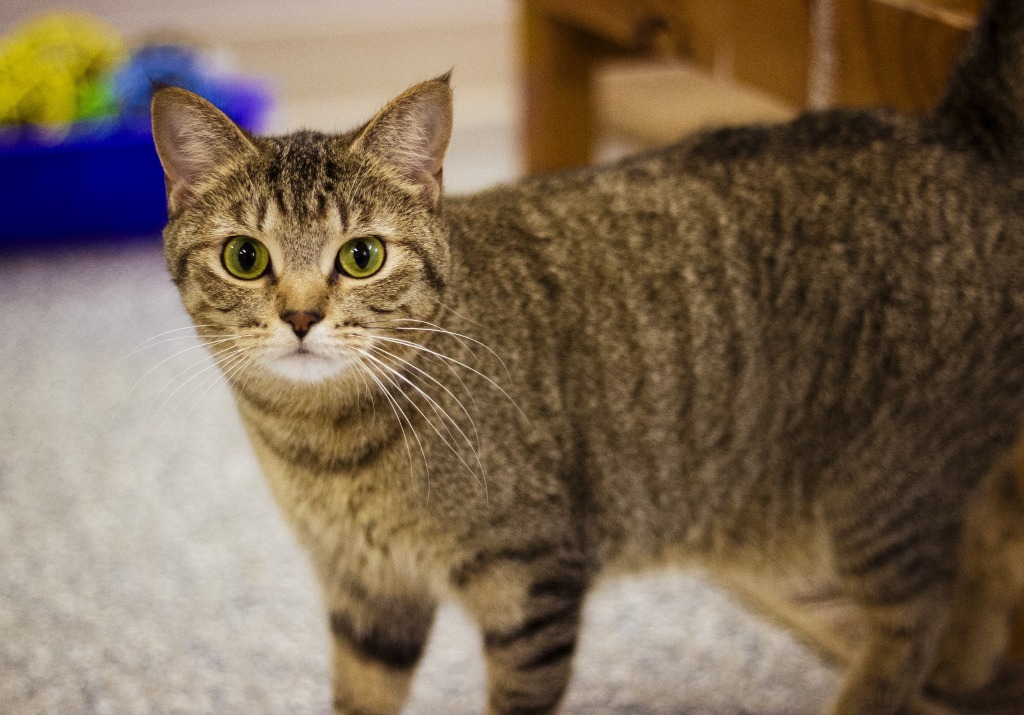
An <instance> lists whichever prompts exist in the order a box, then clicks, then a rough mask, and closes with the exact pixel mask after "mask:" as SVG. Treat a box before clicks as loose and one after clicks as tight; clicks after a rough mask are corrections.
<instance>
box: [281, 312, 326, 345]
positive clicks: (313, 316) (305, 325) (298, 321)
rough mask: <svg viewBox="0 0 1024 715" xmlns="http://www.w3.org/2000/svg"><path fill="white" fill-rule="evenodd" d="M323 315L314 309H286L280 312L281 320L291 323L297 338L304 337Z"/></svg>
mask: <svg viewBox="0 0 1024 715" xmlns="http://www.w3.org/2000/svg"><path fill="white" fill-rule="evenodd" d="M323 318H324V316H323V315H322V314H320V313H318V312H316V311H315V310H286V311H284V312H283V313H281V320H283V321H284V322H286V323H289V324H291V326H292V330H294V331H295V334H296V335H297V336H299V339H300V340H301V339H302V338H304V337H306V333H308V332H309V329H310V328H312V327H313V326H314V325H316V324H317V323H319V322H320V321H321V320H323Z"/></svg>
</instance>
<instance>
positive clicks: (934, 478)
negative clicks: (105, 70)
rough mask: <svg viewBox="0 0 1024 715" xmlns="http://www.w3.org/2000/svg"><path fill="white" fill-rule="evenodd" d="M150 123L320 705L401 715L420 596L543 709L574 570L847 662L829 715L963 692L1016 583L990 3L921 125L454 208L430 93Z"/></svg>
mask: <svg viewBox="0 0 1024 715" xmlns="http://www.w3.org/2000/svg"><path fill="white" fill-rule="evenodd" d="M153 125H154V137H155V142H156V146H157V150H158V152H159V155H160V158H161V161H162V163H163V167H164V170H165V173H166V180H167V189H168V204H169V214H170V220H169V223H168V226H167V229H166V231H165V244H166V253H167V259H168V264H169V267H170V271H171V274H172V276H173V279H174V281H175V283H176V284H177V285H178V287H179V288H180V291H181V296H182V299H183V301H184V305H185V307H186V309H187V310H188V312H189V314H190V315H191V316H192V318H193V319H194V321H195V323H196V326H197V330H198V331H199V333H200V335H201V336H202V338H203V340H205V341H206V343H207V344H208V346H209V348H210V350H211V352H212V353H213V355H214V357H215V359H216V360H217V362H218V363H219V364H220V366H221V368H222V370H223V373H224V375H225V376H226V378H227V380H228V382H229V383H230V385H231V387H232V390H233V394H234V396H235V399H236V401H237V405H238V409H239V411H240V413H241V416H242V419H243V421H244V424H245V425H246V428H247V430H248V433H249V436H250V437H251V440H252V444H253V446H254V449H255V452H256V454H257V456H258V458H259V461H260V463H261V465H262V468H263V470H264V472H265V474H266V477H267V479H268V480H269V482H270V484H271V486H272V489H273V493H274V495H275V497H276V499H277V500H278V502H279V503H280V505H281V507H282V508H283V511H284V513H285V514H286V515H287V517H288V519H289V520H290V522H291V525H292V526H293V527H294V529H295V532H296V533H297V535H298V537H299V538H300V540H301V541H302V543H303V544H304V546H305V547H306V548H307V549H308V551H309V554H310V556H311V559H312V563H313V565H314V568H315V570H316V573H317V576H318V578H319V582H320V583H321V584H322V587H323V595H324V599H325V602H326V604H327V607H328V610H329V623H330V628H331V630H332V632H333V639H334V671H333V673H334V675H333V680H334V682H333V697H334V709H335V712H337V713H363V714H366V713H369V714H374V715H383V714H384V713H394V712H397V711H399V710H400V709H401V708H402V706H403V703H404V702H405V700H406V697H407V694H408V689H409V685H410V680H411V676H412V673H413V669H414V668H415V666H416V664H417V661H418V659H419V658H420V655H421V653H422V651H423V647H424V642H425V640H426V639H427V635H428V632H429V631H430V627H431V622H432V620H433V617H434V612H435V608H436V605H437V604H438V602H440V601H442V600H445V599H454V600H457V601H458V602H459V603H461V604H462V606H464V608H465V609H466V610H467V612H468V613H470V614H471V615H472V616H473V617H474V618H475V619H476V621H477V623H478V624H479V627H480V629H481V632H482V635H483V644H484V652H485V655H486V661H487V680H488V701H487V702H488V705H487V708H488V712H490V713H495V714H498V713H501V714H505V715H508V714H511V713H547V712H552V711H555V710H556V709H557V708H558V705H559V702H560V700H561V698H562V696H563V693H564V691H565V688H566V682H567V678H568V676H569V671H570V660H571V657H572V655H573V650H574V647H575V645H576V641H577V636H578V631H579V618H580V607H581V604H582V602H583V600H584V598H585V596H586V593H587V590H588V588H589V587H590V585H591V584H592V583H593V582H594V580H595V578H597V577H598V575H599V574H601V573H607V572H609V571H613V570H615V571H621V570H630V569H641V568H648V567H652V566H657V565H659V564H671V563H675V564H679V563H681V564H685V565H692V566H695V567H700V568H703V569H706V570H707V571H709V572H710V573H711V574H712V575H714V576H717V577H719V578H720V579H722V580H723V581H724V582H726V583H728V584H732V585H733V586H735V587H736V588H738V589H739V590H740V592H741V593H743V594H745V595H746V597H748V598H750V599H751V600H753V601H755V602H757V603H758V604H760V605H761V606H763V607H764V608H765V609H767V610H768V611H770V612H772V613H774V614H776V615H777V616H779V617H780V618H781V619H783V620H784V621H785V622H787V623H789V624H790V625H791V626H792V627H793V628H794V629H796V630H797V632H799V633H800V634H802V635H803V636H805V637H807V638H809V639H810V640H812V641H814V642H816V643H817V644H819V645H821V646H822V647H823V648H825V649H826V651H828V652H831V653H832V654H834V655H835V656H837V657H838V658H839V659H840V660H841V661H842V662H843V663H845V664H846V666H847V671H846V672H847V674H846V677H845V681H844V684H843V687H842V688H841V690H840V692H839V693H838V695H837V698H836V701H835V702H834V703H833V704H832V705H831V706H830V707H831V709H830V710H829V712H831V713H833V714H834V715H855V714H857V715H883V714H886V713H897V712H900V713H902V712H951V711H952V710H951V709H946V708H947V707H948V708H951V707H952V706H949V705H948V703H950V702H952V701H953V699H955V697H956V696H959V695H960V694H963V693H967V692H970V691H974V690H977V689H981V688H984V687H985V686H986V685H987V684H989V683H990V682H992V681H993V679H995V678H996V676H997V674H998V673H999V671H1000V669H1001V668H1002V666H1003V660H1004V656H1005V652H1006V648H1007V642H1008V637H1009V636H1008V634H1009V625H1010V621H1011V618H1012V616H1013V614H1014V612H1015V609H1016V606H1017V604H1018V603H1019V602H1020V599H1021V593H1022V590H1024V516H1022V515H1024V500H1022V499H1021V495H1020V493H1019V492H1018V489H1017V486H1016V482H1015V479H1014V472H1013V470H1012V468H1010V466H1008V465H1009V464H1010V460H1011V457H1010V453H1011V450H1012V446H1013V443H1014V440H1015V437H1016V436H1017V435H1018V433H1019V431H1020V429H1021V417H1022V408H1024V404H1022V397H1024V279H1022V275H1024V274H1022V269H1024V171H1022V169H1024V3H1020V2H1016V1H1015V0H994V2H992V3H991V6H990V7H989V8H988V9H987V11H986V12H984V13H983V15H982V18H981V20H980V22H979V26H978V28H977V29H976V31H975V34H974V35H973V38H972V40H971V41H970V44H969V46H968V49H967V50H966V52H965V54H964V56H963V58H962V59H961V61H960V63H959V64H958V66H957V68H956V69H955V71H954V74H953V77H952V79H951V82H950V84H949V88H948V90H947V92H946V94H945V96H944V98H943V99H942V100H941V102H940V103H939V105H938V107H937V108H936V109H935V110H934V111H933V112H931V113H930V114H928V115H927V116H924V117H921V118H909V117H904V116H899V115H897V114H894V113H892V112H887V111H868V112H862V111H829V112H824V113H817V114H810V115H807V116H804V117H802V118H799V119H797V120H795V121H793V122H792V123H789V124H785V125H781V126H753V127H745V128H730V129H723V130H718V131H714V132H709V133H704V134H700V135H697V136H693V137H691V138H688V139H685V140H684V141H682V142H680V143H678V144H676V145H674V146H670V147H668V148H665V149H662V150H659V151H656V152H653V153H650V154H647V155H644V156H638V157H635V158H629V159H626V160H624V161H621V162H619V163H616V164H613V165H610V166H601V167H595V168H587V169H582V170H574V171H568V172H564V173H558V174H553V175H547V176H538V177H532V178H528V179H526V180H523V181H521V182H518V183H515V184H513V185H509V186H501V187H498V188H495V189H492V190H489V191H485V192H483V193H479V194H475V195H472V196H465V197H458V198H447V197H444V196H442V161H443V158H444V154H445V150H446V148H447V144H448V141H449V135H450V131H451V126H452V92H451V89H450V87H449V81H448V77H447V76H443V77H440V78H438V79H434V80H431V81H427V82H424V83H422V84H419V85H417V86H415V87H413V88H412V89H410V90H408V91H407V92H405V93H404V94H402V95H401V96H399V97H398V98H397V99H395V100H394V101H392V102H391V103H390V104H388V105H387V106H386V107H385V108H384V109H383V110H381V111H380V112H379V113H378V114H377V115H376V116H375V117H374V118H373V119H371V120H370V121H369V122H367V123H366V124H365V125H364V126H362V127H360V128H358V129H356V130H355V131H352V132H349V133H347V134H340V135H327V134H321V133H316V132H309V131H303V132H298V133H295V134H290V135H288V136H283V137H256V136H251V135H249V134H247V133H245V132H243V131H242V130H240V129H238V128H237V127H236V126H235V125H234V124H232V122H231V121H230V120H229V119H228V118H227V117H226V116H225V115H223V114H222V113H221V112H220V111H218V110H217V109H215V108H214V107H213V106H212V105H210V104H209V103H207V102H206V101H204V100H202V99H200V98H199V97H197V96H195V95H192V94H190V93H188V92H186V91H184V90H181V89H176V88H165V89H163V90H161V91H159V92H158V93H157V94H156V95H155V97H154V100H153ZM944 703H945V704H944ZM1013 707H1020V708H1024V704H1022V703H1021V702H1018V703H1017V704H1016V705H1015V706H1013ZM1019 711H1024V710H1019Z"/></svg>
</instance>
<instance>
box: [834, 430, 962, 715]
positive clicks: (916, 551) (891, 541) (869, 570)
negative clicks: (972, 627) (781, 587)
mask: <svg viewBox="0 0 1024 715" xmlns="http://www.w3.org/2000/svg"><path fill="white" fill-rule="evenodd" d="M905 446H906V445H905ZM911 463H912V464H914V467H911V468H907V469H906V471H903V470H900V469H896V468H895V467H896V466H897V465H896V464H894V463H890V464H889V465H887V468H876V469H874V470H871V469H864V470H863V471H861V472H860V478H859V479H856V480H853V479H849V478H843V479H841V480H837V481H836V482H834V483H833V484H834V485H835V488H834V489H833V490H830V491H829V493H828V494H827V495H823V498H824V502H823V507H824V508H825V510H826V512H827V514H826V515H825V517H826V518H825V523H826V524H827V525H828V527H827V528H828V529H829V531H830V536H831V539H830V541H831V548H832V553H833V558H834V565H835V569H836V572H837V575H838V576H839V579H840V584H841V585H842V587H843V590H844V591H845V592H846V593H847V595H848V596H849V597H850V598H851V599H852V600H853V602H854V603H855V604H856V605H857V606H858V607H859V609H860V612H861V614H862V619H863V620H862V623H863V628H864V631H863V632H864V643H863V646H862V647H861V649H860V652H859V653H857V654H855V655H854V657H853V658H852V659H851V666H850V668H849V670H848V671H847V674H846V679H845V680H844V683H843V687H842V688H841V690H840V694H839V696H838V699H837V701H836V703H835V705H834V707H833V710H832V714H833V715H897V714H900V715H903V714H904V713H916V712H929V711H931V710H934V708H933V707H932V706H931V705H929V704H928V703H926V702H925V700H924V699H923V697H922V692H923V689H924V685H925V682H926V680H927V679H928V677H929V676H930V675H931V673H932V671H933V669H934V666H935V662H936V659H937V657H938V649H939V642H940V641H941V639H942V636H943V633H944V632H945V629H946V625H947V623H948V621H949V617H950V613H951V609H952V599H953V582H954V577H955V572H956V569H955V566H956V553H957V547H958V545H959V543H960V541H959V537H960V533H961V525H962V512H958V511H957V509H956V508H955V507H954V506H950V504H949V503H948V502H950V501H951V499H945V500H944V496H945V495H944V494H943V493H941V492H940V491H938V489H939V485H941V483H942V482H941V481H940V480H934V479H928V478H926V476H925V475H923V474H922V473H920V472H915V469H926V468H927V465H921V464H918V463H917V462H915V461H914V460H911ZM904 464H905V463H904ZM843 476H846V475H843ZM940 712H941V710H940Z"/></svg>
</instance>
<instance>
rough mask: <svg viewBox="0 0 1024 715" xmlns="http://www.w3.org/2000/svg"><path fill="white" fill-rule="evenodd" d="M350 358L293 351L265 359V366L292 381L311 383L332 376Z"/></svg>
mask: <svg viewBox="0 0 1024 715" xmlns="http://www.w3.org/2000/svg"><path fill="white" fill-rule="evenodd" d="M350 362H351V360H348V359H339V358H335V357H323V356H321V355H315V354H313V353H308V352H305V353H300V352H295V353H291V354H290V355H285V356H283V357H276V358H273V359H271V360H267V361H266V366H267V368H268V369H269V370H270V371H271V372H272V373H274V374H275V375H278V376H279V377H283V378H285V379H287V380H290V381H292V382H301V383H305V384H309V385H312V384H314V383H317V382H322V381H323V380H326V379H328V378H330V377H333V376H335V375H337V374H338V373H340V372H341V371H342V370H344V369H345V368H346V367H347V366H348V365H349V363H350Z"/></svg>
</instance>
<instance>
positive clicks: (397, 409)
mask: <svg viewBox="0 0 1024 715" xmlns="http://www.w3.org/2000/svg"><path fill="white" fill-rule="evenodd" d="M359 352H360V354H362V350H360V351H359ZM359 365H360V366H361V367H362V368H363V369H364V370H365V371H366V374H367V375H369V376H370V379H371V380H373V381H374V382H375V383H377V386H378V387H379V388H380V389H381V392H383V393H384V397H385V398H386V399H387V400H388V404H389V405H390V406H391V411H392V412H394V414H395V419H396V420H398V426H399V428H400V429H401V430H402V439H403V440H404V441H405V451H406V454H407V455H408V457H409V476H410V477H412V476H413V471H412V462H413V459H412V449H411V448H410V446H409V436H408V435H407V434H406V431H405V424H404V423H403V418H404V422H408V423H409V429H410V430H412V436H413V437H414V438H415V439H416V444H417V445H418V446H419V449H420V455H421V456H422V458H423V471H424V474H425V475H426V479H427V499H428V500H429V499H430V465H429V464H427V453H426V451H424V449H423V443H422V442H421V441H420V436H419V435H418V434H417V433H416V428H415V427H414V426H413V424H412V421H411V420H409V418H408V416H407V415H406V414H405V410H403V409H402V406H401V405H400V404H398V400H396V399H395V397H394V395H392V394H391V392H390V391H389V390H388V388H387V387H386V386H385V385H384V383H382V382H381V381H380V378H378V377H377V375H376V374H375V373H374V371H373V366H372V365H368V364H367V363H365V362H363V361H362V359H360V360H359Z"/></svg>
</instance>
